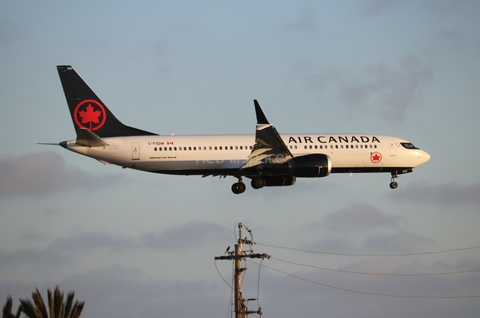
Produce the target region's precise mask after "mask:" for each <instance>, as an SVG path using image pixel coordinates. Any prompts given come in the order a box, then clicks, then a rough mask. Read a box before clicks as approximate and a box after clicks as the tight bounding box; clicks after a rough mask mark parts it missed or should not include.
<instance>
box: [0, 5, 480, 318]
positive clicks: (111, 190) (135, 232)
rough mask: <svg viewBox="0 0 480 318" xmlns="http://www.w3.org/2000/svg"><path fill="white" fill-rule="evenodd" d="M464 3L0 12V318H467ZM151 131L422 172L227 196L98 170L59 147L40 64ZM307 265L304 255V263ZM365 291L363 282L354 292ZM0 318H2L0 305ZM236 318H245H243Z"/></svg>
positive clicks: (467, 51) (213, 185)
mask: <svg viewBox="0 0 480 318" xmlns="http://www.w3.org/2000/svg"><path fill="white" fill-rule="evenodd" d="M479 15H480V3H479V2H478V1H468V0H465V1H453V0H452V1H450V0H436V1H433V0H419V1H410V0H405V1H397V0H385V1H379V0H365V1H342V2H337V1H308V0H299V1H270V0H264V1H250V0H245V1H210V0H208V1H189V0H185V1H142V0H141V1H135V2H134V1H109V0H107V1H101V2H98V1H61V2H60V1H31V0H19V1H6V0H4V1H0V56H1V58H0V96H1V101H0V145H1V146H2V147H1V149H0V242H1V243H0V300H2V301H4V300H5V299H6V297H7V295H11V296H12V298H13V299H14V307H15V308H16V306H17V305H18V303H19V301H18V299H25V298H29V297H30V295H31V293H32V292H33V291H34V290H35V288H38V289H39V291H40V292H42V294H43V295H44V297H46V293H47V289H52V290H53V289H54V288H55V286H57V285H58V286H59V287H60V289H61V290H64V291H65V292H67V291H70V290H73V291H75V297H76V299H78V300H81V301H85V308H84V310H83V313H82V317H85V318H90V317H116V318H118V317H119V318H122V317H140V316H148V317H175V318H186V317H193V316H195V317H222V316H223V317H230V316H231V310H232V307H231V287H230V286H231V274H232V263H231V262H230V261H214V257H215V256H221V255H223V253H224V251H225V249H226V247H227V246H233V245H234V244H235V241H236V235H237V226H238V223H239V222H241V223H243V224H245V225H246V226H247V227H248V228H249V229H251V230H252V233H253V235H254V239H255V241H256V243H257V245H254V246H253V250H254V252H256V253H268V254H269V255H271V259H270V260H264V261H262V262H261V263H260V261H252V262H251V261H248V262H246V264H245V266H246V267H247V271H246V272H245V275H244V281H243V290H244V297H245V298H258V302H256V301H252V302H250V303H249V309H250V310H257V309H258V307H259V306H260V307H261V308H262V311H263V313H264V317H280V318H282V317H292V316H294V317H297V316H302V317H334V318H335V317H353V316H355V317H357V318H362V317H365V318H366V317H369V318H372V317H373V318H374V317H386V316H387V317H392V318H397V317H398V318H400V317H426V318H428V317H435V318H439V317H440V318H441V317H453V316H455V317H478V312H479V311H480V301H479V297H480V273H479V271H480V248H479V246H480V231H478V225H479V224H480V213H479V212H480V211H479V207H480V171H479V170H478V169H477V165H478V158H479V155H480V150H479V149H480V148H479V147H478V145H477V139H478V136H479V133H480V128H479V125H478V118H480V90H479V87H480V59H479V56H480V31H479V30H480V20H479V19H478V16H479ZM65 64H70V65H73V66H74V67H75V69H76V70H77V71H78V72H79V73H80V74H81V75H82V77H83V78H84V79H85V80H86V81H87V82H88V83H89V85H90V86H91V87H92V88H93V89H94V90H95V92H96V93H97V95H99V97H100V98H101V99H102V100H103V101H104V102H105V103H106V104H107V105H108V107H109V108H110V109H111V110H112V111H113V112H114V113H115V115H116V116H117V117H118V118H119V119H120V120H121V121H123V122H125V123H126V124H128V125H130V126H134V127H138V128H141V129H143V130H147V131H152V132H156V133H159V134H167V135H168V134H172V133H174V134H176V135H188V134H249V133H252V134H253V133H254V130H255V124H256V120H255V114H254V107H253V99H257V100H258V101H259V103H260V105H261V106H262V108H263V110H264V112H265V114H266V116H267V118H268V119H269V121H270V122H271V123H272V124H274V125H275V127H276V128H277V130H278V131H279V132H280V134H281V133H282V132H283V133H375V134H379V135H381V134H384V135H392V136H397V137H400V138H404V139H406V140H409V141H411V142H412V143H413V144H414V145H416V146H417V147H420V148H421V149H423V150H425V151H427V152H428V153H429V154H430V155H431V160H430V161H429V162H428V163H426V164H425V165H423V166H420V167H418V168H416V169H415V170H414V171H413V173H411V174H406V175H402V176H401V177H400V178H399V179H397V181H398V182H399V187H398V189H396V190H391V189H390V188H389V186H388V184H389V182H390V175H389V174H354V175H352V176H349V175H348V174H339V175H330V176H328V177H326V178H322V179H308V180H307V179H299V180H297V183H296V184H295V185H294V186H292V187H281V188H264V189H261V190H253V189H251V188H250V187H249V186H248V187H247V191H246V192H245V193H244V194H242V195H234V194H232V193H231V190H230V187H231V185H232V184H233V183H234V182H235V181H236V179H234V178H232V177H227V178H224V179H219V178H214V177H209V178H201V177H194V176H190V177H185V176H167V175H157V174H150V173H145V172H139V171H133V170H129V169H121V168H120V167H117V166H113V165H106V166H105V165H103V164H101V163H99V162H97V161H95V160H93V159H90V158H87V157H83V156H80V155H78V154H75V153H72V152H69V151H66V150H65V149H63V148H61V147H55V146H42V145H38V144H37V143H39V142H60V141H63V140H71V139H74V138H75V131H74V129H73V126H72V122H71V119H70V115H69V112H68V109H67V104H66V101H65V97H64V94H63V91H62V88H61V84H60V81H59V79H58V74H57V71H56V65H65ZM313 252H315V253H313ZM373 274H374V275H373ZM2 306H3V303H2ZM251 316H254V315H251Z"/></svg>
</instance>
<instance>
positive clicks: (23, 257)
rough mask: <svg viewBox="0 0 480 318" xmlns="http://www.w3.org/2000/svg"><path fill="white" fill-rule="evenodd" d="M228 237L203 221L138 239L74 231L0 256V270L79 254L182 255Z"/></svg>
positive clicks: (52, 263) (221, 229) (53, 262)
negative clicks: (139, 252)
mask: <svg viewBox="0 0 480 318" xmlns="http://www.w3.org/2000/svg"><path fill="white" fill-rule="evenodd" d="M229 235H230V229H227V228H225V227H224V226H222V225H219V224H216V223H212V222H207V221H189V222H187V223H184V224H181V225H178V226H173V227H170V228H167V229H164V230H162V231H152V232H148V233H142V234H139V235H138V236H125V235H114V234H105V233H100V232H97V231H76V232H74V233H73V234H72V235H71V236H68V237H58V238H56V239H54V240H53V241H51V242H50V243H48V245H47V246H46V247H45V248H27V249H20V250H15V251H10V252H5V253H0V268H2V267H12V266H21V265H29V264H33V263H35V264H36V266H41V267H48V266H58V265H62V264H68V263H73V262H75V257H79V255H81V254H82V253H87V252H91V251H94V250H99V249H106V250H109V251H116V252H120V254H119V255H123V254H124V252H126V251H137V250H139V249H146V250H153V251H156V250H162V251H178V250H180V251H182V253H184V252H185V251H186V250H188V249H192V248H197V247H200V246H202V245H205V244H208V243H209V242H221V241H224V240H225V238H226V237H228V236H229Z"/></svg>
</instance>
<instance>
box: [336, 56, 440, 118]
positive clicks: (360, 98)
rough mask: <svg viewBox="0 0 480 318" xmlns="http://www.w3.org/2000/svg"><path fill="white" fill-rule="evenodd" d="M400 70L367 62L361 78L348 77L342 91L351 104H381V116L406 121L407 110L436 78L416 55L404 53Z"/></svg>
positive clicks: (358, 105)
mask: <svg viewBox="0 0 480 318" xmlns="http://www.w3.org/2000/svg"><path fill="white" fill-rule="evenodd" d="M399 64H400V65H399V68H398V69H393V68H391V67H387V66H385V65H381V64H377V65H368V66H366V67H365V69H364V73H363V74H362V76H361V78H362V79H354V78H345V81H344V82H343V83H340V93H341V96H342V98H343V100H344V101H345V102H346V103H347V106H348V107H355V108H356V107H366V104H367V103H368V104H375V105H378V106H377V108H378V111H379V112H380V114H381V115H382V117H384V118H386V119H389V118H390V119H391V120H393V121H396V120H403V119H404V117H405V113H406V112H407V111H408V110H409V109H411V108H415V107H417V106H418V105H419V98H420V96H421V91H422V90H423V89H424V87H425V86H427V85H428V84H429V83H430V82H431V80H432V77H433V71H432V70H430V69H429V68H428V67H426V66H424V65H422V63H421V62H420V60H419V59H418V58H417V57H416V56H405V57H403V58H402V59H401V61H400V63H399Z"/></svg>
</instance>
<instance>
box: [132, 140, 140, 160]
mask: <svg viewBox="0 0 480 318" xmlns="http://www.w3.org/2000/svg"><path fill="white" fill-rule="evenodd" d="M132 160H140V144H139V143H138V142H132Z"/></svg>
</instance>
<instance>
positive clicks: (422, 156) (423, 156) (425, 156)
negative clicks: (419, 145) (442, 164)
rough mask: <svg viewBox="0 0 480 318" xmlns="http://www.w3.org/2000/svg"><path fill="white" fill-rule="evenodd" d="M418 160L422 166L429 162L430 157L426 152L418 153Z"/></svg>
mask: <svg viewBox="0 0 480 318" xmlns="http://www.w3.org/2000/svg"><path fill="white" fill-rule="evenodd" d="M418 157H419V158H420V160H421V161H422V164H423V163H425V162H427V161H428V160H430V155H429V154H428V153H427V152H426V151H423V150H422V151H420V154H419V156H418Z"/></svg>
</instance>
